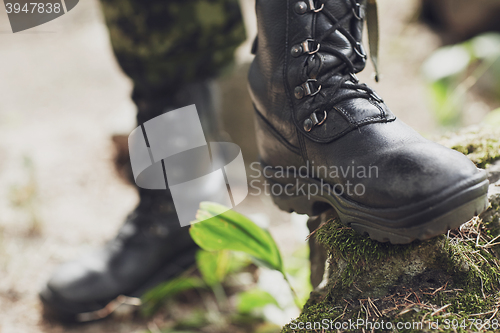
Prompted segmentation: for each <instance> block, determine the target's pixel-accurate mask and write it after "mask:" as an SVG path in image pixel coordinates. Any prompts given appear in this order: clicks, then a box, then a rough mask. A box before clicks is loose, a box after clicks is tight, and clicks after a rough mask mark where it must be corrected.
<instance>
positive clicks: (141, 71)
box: [101, 0, 246, 112]
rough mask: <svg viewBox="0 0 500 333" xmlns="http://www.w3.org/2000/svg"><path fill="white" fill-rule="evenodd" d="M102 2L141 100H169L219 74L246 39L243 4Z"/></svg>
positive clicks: (231, 0)
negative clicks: (193, 85) (186, 87)
mask: <svg viewBox="0 0 500 333" xmlns="http://www.w3.org/2000/svg"><path fill="white" fill-rule="evenodd" d="M101 3H102V8H103V12H104V16H105V19H106V24H107V25H108V28H109V34H110V37H111V43H112V46H113V50H114V53H115V56H116V59H117V60H118V63H119V64H120V66H121V67H122V69H123V71H124V72H125V73H126V74H127V75H128V76H129V77H130V78H131V79H132V80H133V82H134V93H133V98H134V101H136V102H137V101H138V100H146V101H152V100H156V99H163V96H165V95H166V94H175V93H176V91H178V90H179V89H181V88H182V87H183V86H184V85H186V84H189V83H193V82H200V81H202V80H206V79H209V78H213V77H215V76H217V75H218V74H220V72H221V71H222V70H223V69H224V68H225V67H226V66H228V65H230V64H231V63H232V62H233V58H234V51H235V49H236V48H237V47H238V46H239V45H240V44H241V43H242V42H243V41H244V40H245V37H246V36H245V29H244V26H243V21H242V17H241V12H240V8H239V4H238V0H101ZM138 106H139V105H138ZM140 109H141V108H140V107H139V112H140Z"/></svg>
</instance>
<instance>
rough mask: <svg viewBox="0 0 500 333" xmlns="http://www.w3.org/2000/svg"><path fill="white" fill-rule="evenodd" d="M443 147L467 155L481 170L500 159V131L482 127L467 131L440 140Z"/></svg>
mask: <svg viewBox="0 0 500 333" xmlns="http://www.w3.org/2000/svg"><path fill="white" fill-rule="evenodd" d="M440 143H442V144H443V145H445V146H447V147H449V148H451V149H455V150H457V151H459V152H461V153H462V154H464V155H466V156H467V157H468V158H469V159H470V160H471V161H472V162H474V163H475V164H476V165H477V166H478V167H479V168H486V167H487V166H488V165H489V164H491V163H492V162H494V161H496V160H498V159H500V129H498V128H493V127H480V128H474V129H467V130H464V131H462V132H459V133H458V134H456V135H453V136H451V137H445V138H443V139H441V140H440Z"/></svg>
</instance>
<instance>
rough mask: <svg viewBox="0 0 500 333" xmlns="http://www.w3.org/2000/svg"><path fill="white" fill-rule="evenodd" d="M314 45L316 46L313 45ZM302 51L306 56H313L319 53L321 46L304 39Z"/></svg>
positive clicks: (313, 41) (312, 40) (311, 40)
mask: <svg viewBox="0 0 500 333" xmlns="http://www.w3.org/2000/svg"><path fill="white" fill-rule="evenodd" d="M314 44H316V45H314ZM301 45H302V50H303V51H304V53H307V54H314V53H316V52H318V51H319V49H320V47H321V44H320V43H318V42H317V41H315V40H314V39H306V40H305V41H303V42H302V44H301Z"/></svg>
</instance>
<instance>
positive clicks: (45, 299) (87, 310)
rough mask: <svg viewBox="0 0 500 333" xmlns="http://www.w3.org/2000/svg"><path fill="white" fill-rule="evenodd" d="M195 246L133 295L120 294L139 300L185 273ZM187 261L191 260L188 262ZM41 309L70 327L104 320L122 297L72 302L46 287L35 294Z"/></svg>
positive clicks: (159, 271) (170, 263)
mask: <svg viewBox="0 0 500 333" xmlns="http://www.w3.org/2000/svg"><path fill="white" fill-rule="evenodd" d="M198 249H199V248H198V247H196V248H193V249H189V250H187V251H186V252H185V253H183V254H182V255H180V256H179V258H178V259H177V260H174V261H171V262H169V263H167V264H165V265H164V266H162V267H161V269H160V270H158V271H157V272H156V273H154V274H153V275H152V276H151V277H149V279H148V280H147V281H146V282H145V283H143V284H141V285H140V286H139V287H138V288H136V289H135V290H134V291H132V292H126V293H123V296H126V297H134V298H140V297H141V296H142V295H143V294H144V293H145V292H146V291H148V290H150V289H152V288H154V287H155V286H157V285H158V284H160V283H161V282H164V281H168V280H170V279H172V278H175V277H176V276H179V275H180V274H182V273H183V272H184V271H186V270H187V269H188V268H189V267H190V266H192V265H194V264H195V260H194V258H195V255H196V252H197V251H198ZM190 258H193V259H192V260H190ZM38 296H39V298H40V300H41V302H42V306H43V317H44V318H46V319H48V320H53V319H55V320H57V321H60V322H62V323H66V324H72V323H83V322H89V321H96V320H100V319H104V318H105V317H107V315H109V314H111V312H112V311H111V312H110V313H108V314H107V315H106V316H103V315H102V313H103V310H105V309H106V308H109V307H110V305H112V304H113V303H115V302H117V300H118V298H119V297H120V296H122V295H117V297H116V298H114V299H109V300H100V301H94V302H73V301H69V300H66V299H64V298H62V297H60V296H59V295H57V293H55V292H53V291H52V290H50V289H49V288H47V287H45V288H44V289H43V290H42V291H41V292H40V293H39V294H38Z"/></svg>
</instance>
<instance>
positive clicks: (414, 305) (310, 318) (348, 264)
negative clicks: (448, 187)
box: [282, 208, 500, 333]
mask: <svg viewBox="0 0 500 333" xmlns="http://www.w3.org/2000/svg"><path fill="white" fill-rule="evenodd" d="M491 209H493V208H490V210H491ZM496 226H497V224H494V223H488V224H483V223H481V221H480V220H479V219H476V220H473V221H472V222H469V223H468V224H467V225H466V227H465V229H463V230H462V231H461V232H458V231H454V232H452V233H451V234H450V235H449V236H441V237H436V238H434V239H432V240H430V241H427V242H416V243H412V244H409V245H391V244H387V243H378V242H375V241H372V240H370V239H368V238H366V237H364V236H362V235H359V234H358V233H356V232H355V231H354V230H352V229H350V228H347V227H345V226H343V225H342V224H341V223H340V222H339V221H338V220H331V221H329V222H328V223H327V224H325V225H324V226H323V227H322V228H321V229H319V230H318V231H317V233H316V239H317V241H319V242H320V243H321V244H323V245H324V246H325V247H326V249H327V250H328V252H329V254H330V262H331V265H332V266H334V265H335V263H337V266H334V267H333V268H332V275H331V276H330V281H329V284H328V285H327V286H326V287H325V288H324V289H323V290H321V291H317V292H313V293H312V294H311V298H310V299H309V301H308V302H307V304H306V305H305V307H304V309H303V312H302V314H301V315H300V316H299V317H298V318H297V319H296V320H295V321H293V322H291V323H290V324H289V325H287V326H285V327H284V328H283V331H282V332H286V333H292V332H315V331H314V329H312V330H305V329H304V330H300V329H297V325H298V323H308V322H309V323H312V324H311V325H313V323H324V320H332V321H334V322H346V321H348V320H349V319H350V320H353V321H356V320H357V319H358V318H368V320H369V321H371V322H372V323H373V322H375V321H379V322H381V321H382V320H383V321H384V322H387V321H389V322H391V323H392V324H393V325H397V323H402V324H403V325H404V324H406V325H409V324H408V323H412V325H413V326H412V327H411V328H404V327H403V328H402V329H399V330H398V332H436V331H437V330H436V329H435V327H432V325H435V323H438V326H439V332H476V331H478V327H480V326H481V325H482V324H483V323H484V321H485V320H486V319H489V318H491V316H492V315H495V313H494V312H492V311H495V309H496V308H497V307H499V304H500V293H499V291H500V268H499V267H500V266H499V264H500V261H499V260H498V259H497V257H496V255H495V253H494V252H493V251H492V249H491V248H490V247H484V245H485V244H486V243H487V242H488V241H491V240H492V239H493V238H494V235H497V234H498V233H497V232H496V231H495V232H494V231H493V230H494V229H493V227H495V228H496ZM478 234H479V235H482V236H481V237H482V238H480V239H479V241H478V245H480V246H479V247H478V246H477V245H476V241H477V237H475V235H478ZM419 257H425V258H426V259H425V266H426V267H427V268H426V271H424V272H422V273H419V274H416V275H415V276H406V277H405V278H400V279H399V280H398V281H397V283H394V287H393V288H389V289H388V290H385V293H383V294H381V296H378V297H374V296H373V293H372V294H370V292H371V291H369V292H367V291H366V289H365V288H367V285H366V284H365V285H363V283H364V282H365V281H366V280H369V281H370V283H372V284H377V283H383V281H378V280H377V279H373V275H377V274H380V272H377V271H375V270H377V269H379V268H380V267H382V266H384V265H386V266H389V267H392V269H393V270H394V271H395V273H394V274H395V275H394V276H397V275H398V274H399V271H398V270H399V269H400V267H395V266H394V267H393V266H391V265H392V264H393V263H394V262H399V263H401V262H404V260H413V259H415V258H419ZM339 262H340V263H341V264H338V263H339ZM382 269H383V268H382ZM402 275H404V274H402ZM429 277H431V278H432V279H436V281H434V282H432V283H431V282H429V281H427V280H429ZM432 279H431V280H432ZM422 281H423V282H422ZM426 281H427V282H426ZM370 283H369V284H370ZM429 283H430V284H429ZM430 285H433V286H434V288H430V287H429V286H430ZM358 286H362V289H363V291H361V290H359V291H357V289H359V288H358ZM438 286H440V287H439V288H438ZM382 289H383V288H382ZM369 297H372V298H371V301H372V304H373V307H372V308H370V306H371V305H370V304H369V303H368V302H367V299H368V298H369ZM361 304H363V305H361ZM395 305H397V306H395ZM445 306H446V307H445ZM442 307H445V308H444V309H443V310H442V311H436V310H438V309H440V308H442ZM374 308H377V310H378V311H379V313H378V314H377V313H376V311H374ZM478 314H481V315H478ZM492 319H495V320H497V319H498V316H496V317H495V318H492ZM418 323H421V325H422V326H418ZM433 323H434V324H433ZM495 323H497V324H498V330H496V331H500V322H499V321H495ZM415 325H416V326H415ZM476 325H478V327H476ZM461 326H462V327H461ZM311 327H312V328H314V326H311ZM495 327H496V326H495ZM316 328H317V327H316ZM483 328H484V327H483ZM316 331H317V332H321V329H319V330H318V329H317V330H316ZM347 331H352V332H357V331H359V330H347ZM375 331H377V332H378V331H382V330H375ZM483 331H484V330H483ZM493 331H495V330H493Z"/></svg>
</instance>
